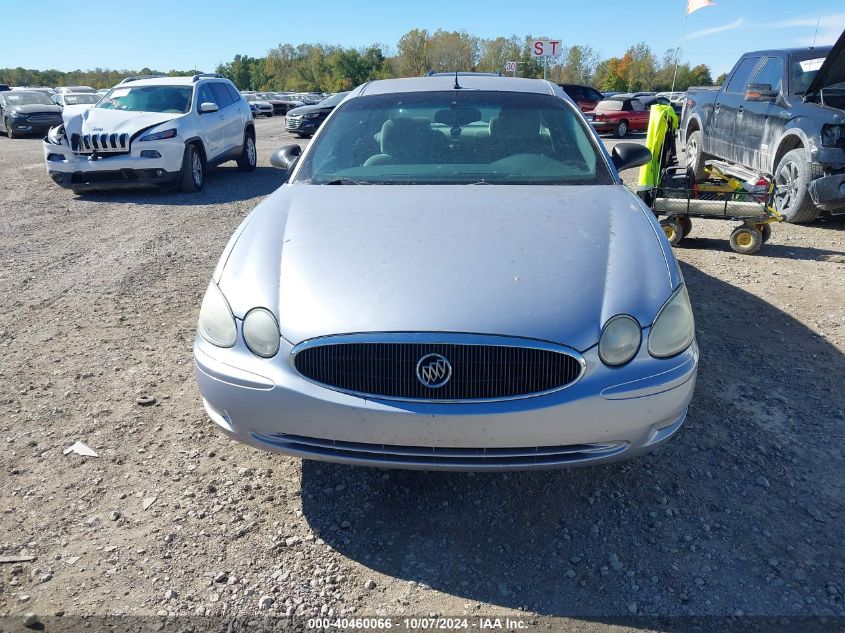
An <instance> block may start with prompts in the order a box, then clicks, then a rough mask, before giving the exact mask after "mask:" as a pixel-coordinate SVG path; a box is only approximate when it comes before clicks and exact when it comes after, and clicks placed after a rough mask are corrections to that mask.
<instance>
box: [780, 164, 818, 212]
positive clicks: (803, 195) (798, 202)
mask: <svg viewBox="0 0 845 633" xmlns="http://www.w3.org/2000/svg"><path fill="white" fill-rule="evenodd" d="M822 175H823V174H822V171H821V169H819V167H818V166H816V165H813V164H812V163H810V161H808V160H807V151H806V150H805V149H803V148H800V149H793V150H791V151H789V152H787V153H786V154H784V155H783V158H781V159H780V161H779V162H778V166H777V167H776V168H775V208H776V209H777V210H778V212H779V213H780V214H782V215H783V217H784V219H785V220H786V221H787V222H789V223H791V224H801V223H803V222H812V221H813V220H815V219H816V218H817V217H818V215H819V210H818V209H817V208H816V205H814V204H813V200H812V198H810V192H809V191H807V186H808V185H809V184H810V181H811V180H813V179H815V178H818V177H819V176H822Z"/></svg>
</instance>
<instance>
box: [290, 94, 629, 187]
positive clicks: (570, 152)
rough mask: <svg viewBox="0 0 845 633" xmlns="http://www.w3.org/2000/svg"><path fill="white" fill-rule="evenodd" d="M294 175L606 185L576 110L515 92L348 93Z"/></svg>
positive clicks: (336, 180) (332, 180) (361, 180)
mask: <svg viewBox="0 0 845 633" xmlns="http://www.w3.org/2000/svg"><path fill="white" fill-rule="evenodd" d="M312 145H313V146H312V147H311V148H310V150H309V152H308V154H307V156H306V157H305V158H304V160H303V163H302V165H301V166H300V168H299V171H298V173H297V176H296V181H297V182H310V183H314V184H473V183H485V184H608V183H611V182H612V178H611V176H610V173H609V171H608V169H607V167H606V165H605V163H604V162H603V160H602V158H601V156H600V153H599V150H598V148H597V147H596V145H595V144H594V142H593V139H592V136H590V134H589V133H588V132H587V130H586V129H585V126H584V124H583V123H582V122H581V119H580V117H579V116H578V115H577V114H576V112H575V110H574V109H573V108H572V107H571V106H570V105H569V104H568V103H567V102H565V101H563V100H562V99H560V98H559V97H554V96H552V95H542V94H530V93H523V92H483V91H457V90H454V91H452V90H450V91H448V92H418V93H398V94H385V95H373V96H365V97H357V98H355V99H353V100H351V101H347V102H346V103H344V104H343V105H341V106H340V107H339V108H337V109H336V110H335V112H334V114H333V115H332V116H331V117H330V118H329V119H328V121H327V122H326V126H325V128H324V129H323V130H322V132H321V133H320V134H319V135H318V136H317V138H316V139H315V140H314V142H313V144H312Z"/></svg>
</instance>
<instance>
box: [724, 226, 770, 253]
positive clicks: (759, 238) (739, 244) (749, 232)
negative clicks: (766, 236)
mask: <svg viewBox="0 0 845 633" xmlns="http://www.w3.org/2000/svg"><path fill="white" fill-rule="evenodd" d="M762 244H763V233H762V232H761V231H760V229H758V228H757V227H756V226H749V225H747V224H743V225H742V226H738V227H736V228H735V229H734V230H733V233H731V248H732V249H733V250H734V252H736V253H739V254H740V255H753V254H754V253H756V252H757V251H759V250H760V246H762Z"/></svg>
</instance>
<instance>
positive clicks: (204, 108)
mask: <svg viewBox="0 0 845 633" xmlns="http://www.w3.org/2000/svg"><path fill="white" fill-rule="evenodd" d="M219 109H220V108H219V107H217V104H216V103H212V102H211V101H203V102H202V103H201V104H200V114H206V113H207V112H217V111H218V110H219Z"/></svg>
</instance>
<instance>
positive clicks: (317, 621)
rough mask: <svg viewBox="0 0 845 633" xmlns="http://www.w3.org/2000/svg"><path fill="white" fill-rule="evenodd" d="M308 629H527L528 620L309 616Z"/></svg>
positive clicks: (505, 618)
mask: <svg viewBox="0 0 845 633" xmlns="http://www.w3.org/2000/svg"><path fill="white" fill-rule="evenodd" d="M308 628H309V629H312V630H315V629H316V630H324V631H328V630H356V629H364V630H390V629H396V630H400V631H401V630H410V631H419V630H431V631H447V630H460V629H476V630H481V631H518V630H525V629H527V628H528V623H527V622H526V621H525V620H522V619H519V618H508V617H504V618H499V617H475V618H460V617H459V618H447V617H439V618H437V617H403V618H390V617H378V618H310V619H309V620H308Z"/></svg>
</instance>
